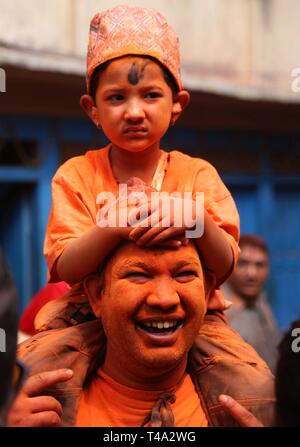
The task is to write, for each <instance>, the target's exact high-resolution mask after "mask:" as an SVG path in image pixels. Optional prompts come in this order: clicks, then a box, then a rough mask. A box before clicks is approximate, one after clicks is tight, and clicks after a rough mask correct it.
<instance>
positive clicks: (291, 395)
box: [275, 320, 300, 427]
mask: <svg viewBox="0 0 300 447" xmlns="http://www.w3.org/2000/svg"><path fill="white" fill-rule="evenodd" d="M296 328H299V331H297V333H298V335H292V331H293V329H296ZM299 335H300V320H297V321H295V322H294V323H293V324H292V325H291V327H290V329H289V330H288V331H287V333H286V334H285V336H284V337H283V339H282V341H281V343H280V345H279V348H278V349H279V361H278V364H277V371H276V378H275V387H276V398H277V402H276V415H277V424H278V425H280V426H284V427H299V426H300V351H299V352H296V351H295V349H294V350H293V349H292V348H293V346H292V344H293V342H294V343H295V345H297V346H299V347H300V340H299V341H298V343H297V340H296V338H295V337H297V336H298V338H299Z"/></svg>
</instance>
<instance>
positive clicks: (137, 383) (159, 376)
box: [102, 356, 187, 391]
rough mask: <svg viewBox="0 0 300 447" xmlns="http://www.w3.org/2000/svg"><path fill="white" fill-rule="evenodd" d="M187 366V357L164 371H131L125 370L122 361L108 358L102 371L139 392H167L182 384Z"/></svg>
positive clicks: (142, 369) (148, 369)
mask: <svg viewBox="0 0 300 447" xmlns="http://www.w3.org/2000/svg"><path fill="white" fill-rule="evenodd" d="M186 365H187V356H185V357H184V358H183V359H182V360H181V362H180V363H179V364H177V365H176V366H173V367H171V368H166V369H164V370H158V369H155V368H149V367H145V368H143V367H142V368H141V367H135V368H134V367H133V368H132V370H131V371H129V370H128V368H126V369H125V368H123V367H122V364H121V363H120V361H118V362H116V361H110V359H109V358H108V356H106V358H105V361H104V364H103V366H102V370H103V372H104V373H105V374H107V375H108V376H110V377H111V378H112V379H114V380H115V381H116V382H118V383H120V384H121V385H125V386H127V387H129V388H134V389H138V390H147V391H155V390H167V389H171V388H175V387H176V386H177V385H179V384H180V383H181V380H182V379H183V377H184V374H185V371H186Z"/></svg>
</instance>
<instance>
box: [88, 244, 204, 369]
mask: <svg viewBox="0 0 300 447" xmlns="http://www.w3.org/2000/svg"><path fill="white" fill-rule="evenodd" d="M105 279H106V285H105V289H104V291H103V292H102V296H101V298H99V308H98V309H97V310H96V313H98V315H101V318H102V322H103V327H104V330H105V333H106V336H107V357H108V358H111V359H112V361H114V362H117V361H118V359H120V358H122V360H123V365H124V361H126V367H127V368H128V370H129V371H130V370H132V365H134V369H135V370H137V369H138V368H140V369H141V371H142V370H148V371H149V368H152V369H156V370H161V371H164V370H168V369H169V368H172V367H174V366H176V364H177V363H178V362H179V363H180V361H182V359H183V358H184V356H185V355H186V354H187V351H188V350H189V349H190V347H191V345H192V343H193V341H194V339H195V336H196V334H197V332H198V330H199V328H200V325H201V322H202V320H203V317H204V314H205V312H206V302H205V292H204V283H203V273H202V267H201V264H200V261H199V256H198V254H197V251H196V249H195V248H194V246H193V245H192V244H189V245H188V246H187V247H181V248H180V249H178V250H170V249H168V250H163V249H144V248H143V249H142V248H139V247H138V246H136V245H135V244H133V243H130V244H126V245H125V246H123V247H121V249H120V250H118V252H117V253H116V255H115V256H113V258H112V259H111V260H110V261H109V263H108V265H107V268H106V273H105ZM94 310H95V309H94Z"/></svg>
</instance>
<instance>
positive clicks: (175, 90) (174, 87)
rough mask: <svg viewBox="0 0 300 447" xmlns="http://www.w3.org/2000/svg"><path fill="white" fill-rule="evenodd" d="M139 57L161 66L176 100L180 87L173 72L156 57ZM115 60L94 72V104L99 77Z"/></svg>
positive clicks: (105, 63) (92, 86)
mask: <svg viewBox="0 0 300 447" xmlns="http://www.w3.org/2000/svg"><path fill="white" fill-rule="evenodd" d="M129 56H130V55H129ZM134 56H136V55H134ZM123 57H124V56H123ZM137 57H143V58H144V59H149V60H151V61H153V62H156V63H157V64H158V65H159V66H160V68H161V69H162V72H163V75H164V78H165V81H166V83H167V84H168V86H169V87H170V88H171V90H172V94H173V98H175V96H176V95H177V93H178V91H179V89H178V87H177V84H176V81H175V79H174V77H173V75H172V74H171V72H170V71H169V70H168V68H167V67H165V66H164V65H163V64H162V63H161V62H160V61H159V60H158V59H155V57H152V56H144V55H138V56H137ZM113 60H115V59H112V60H109V61H106V62H104V63H103V64H101V65H99V66H98V67H97V68H96V69H95V71H94V73H93V76H92V79H91V84H90V93H89V94H90V96H91V97H92V98H93V101H94V103H95V101H96V91H97V87H98V83H99V77H100V74H101V73H103V72H104V71H105V70H106V68H107V67H108V66H109V64H110V63H111V62H112V61H113Z"/></svg>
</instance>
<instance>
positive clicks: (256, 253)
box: [230, 245, 269, 300]
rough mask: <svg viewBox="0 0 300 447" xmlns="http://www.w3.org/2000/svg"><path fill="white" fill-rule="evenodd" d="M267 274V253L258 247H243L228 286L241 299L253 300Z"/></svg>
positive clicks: (261, 287) (260, 289)
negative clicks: (230, 286)
mask: <svg viewBox="0 0 300 447" xmlns="http://www.w3.org/2000/svg"><path fill="white" fill-rule="evenodd" d="M268 273H269V259H268V255H267V253H266V252H265V251H263V250H261V249H260V248H258V247H252V246H249V245H245V246H244V247H242V249H241V254H240V256H239V260H238V263H237V266H236V268H235V270H234V272H233V274H232V275H231V277H230V284H231V285H232V287H233V289H234V291H235V292H236V293H237V294H238V295H240V296H241V298H244V299H247V300H255V299H256V298H257V297H258V295H259V293H260V292H261V291H262V289H263V286H264V284H265V282H266V280H267V277H268Z"/></svg>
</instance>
